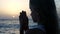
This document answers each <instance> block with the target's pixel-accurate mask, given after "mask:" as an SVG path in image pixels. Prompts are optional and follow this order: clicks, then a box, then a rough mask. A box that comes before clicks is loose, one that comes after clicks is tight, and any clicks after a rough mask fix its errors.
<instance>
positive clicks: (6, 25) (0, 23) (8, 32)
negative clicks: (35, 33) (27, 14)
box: [0, 19, 37, 34]
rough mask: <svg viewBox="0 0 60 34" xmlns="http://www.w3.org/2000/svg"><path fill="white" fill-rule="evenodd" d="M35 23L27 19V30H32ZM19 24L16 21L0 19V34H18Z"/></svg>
mask: <svg viewBox="0 0 60 34" xmlns="http://www.w3.org/2000/svg"><path fill="white" fill-rule="evenodd" d="M35 26H37V23H33V20H32V19H29V28H34V27H35ZM19 29H20V23H19V20H18V19H0V34H19V33H20V32H19Z"/></svg>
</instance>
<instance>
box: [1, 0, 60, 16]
mask: <svg viewBox="0 0 60 34" xmlns="http://www.w3.org/2000/svg"><path fill="white" fill-rule="evenodd" d="M55 1H56V5H57V7H58V8H59V7H60V0H55ZM22 10H24V11H26V12H27V15H28V16H29V15H30V13H31V12H30V9H29V0H0V16H6V15H7V16H9V17H13V16H14V17H18V16H19V12H21V11H22Z"/></svg>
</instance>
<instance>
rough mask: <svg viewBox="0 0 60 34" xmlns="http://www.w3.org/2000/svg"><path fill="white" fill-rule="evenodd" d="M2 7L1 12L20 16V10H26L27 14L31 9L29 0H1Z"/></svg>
mask: <svg viewBox="0 0 60 34" xmlns="http://www.w3.org/2000/svg"><path fill="white" fill-rule="evenodd" d="M0 1H1V2H0V3H1V6H0V7H1V8H0V14H2V15H3V14H4V15H7V14H8V15H10V16H12V17H13V16H18V15H19V12H21V11H22V10H25V11H26V12H27V15H29V14H30V12H29V11H30V10H29V0H0Z"/></svg>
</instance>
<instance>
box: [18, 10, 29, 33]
mask: <svg viewBox="0 0 60 34" xmlns="http://www.w3.org/2000/svg"><path fill="white" fill-rule="evenodd" d="M19 20H20V34H24V31H26V30H28V29H29V27H28V17H27V16H26V12H25V11H22V12H21V13H20V16H19Z"/></svg>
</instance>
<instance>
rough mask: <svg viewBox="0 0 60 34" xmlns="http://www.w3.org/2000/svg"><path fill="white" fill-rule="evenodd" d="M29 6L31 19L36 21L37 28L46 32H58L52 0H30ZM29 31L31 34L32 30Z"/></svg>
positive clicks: (49, 33)
mask: <svg viewBox="0 0 60 34" xmlns="http://www.w3.org/2000/svg"><path fill="white" fill-rule="evenodd" d="M29 7H30V9H31V16H32V19H33V21H34V22H38V27H37V28H38V29H40V30H42V31H44V32H46V34H57V33H58V21H57V19H58V18H57V11H56V6H55V2H54V0H30V4H29ZM30 31H31V30H29V31H27V33H29V32H30ZM30 33H31V34H32V31H31V32H30ZM36 33H38V32H36ZM33 34H34V33H33Z"/></svg>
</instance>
